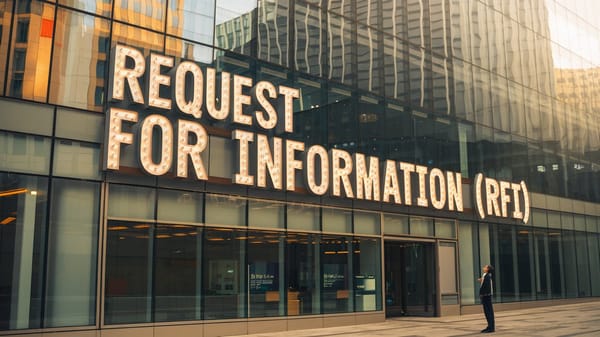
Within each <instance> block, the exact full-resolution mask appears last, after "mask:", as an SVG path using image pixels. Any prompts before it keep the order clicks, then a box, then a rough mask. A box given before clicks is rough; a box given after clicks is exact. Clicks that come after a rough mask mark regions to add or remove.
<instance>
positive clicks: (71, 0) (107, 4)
mask: <svg viewBox="0 0 600 337" xmlns="http://www.w3.org/2000/svg"><path fill="white" fill-rule="evenodd" d="M58 3H59V4H61V5H65V6H68V7H73V8H77V9H81V10H83V11H86V12H89V13H94V14H98V15H101V16H105V17H110V12H111V10H112V0H59V2H58Z"/></svg>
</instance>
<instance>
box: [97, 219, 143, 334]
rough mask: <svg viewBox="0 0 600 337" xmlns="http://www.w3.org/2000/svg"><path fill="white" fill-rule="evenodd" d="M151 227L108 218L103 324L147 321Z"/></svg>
mask: <svg viewBox="0 0 600 337" xmlns="http://www.w3.org/2000/svg"><path fill="white" fill-rule="evenodd" d="M152 232H153V226H151V225H148V224H143V223H135V222H125V221H115V220H111V221H108V231H107V235H106V284H105V287H106V288H105V289H106V290H105V294H106V295H105V299H104V322H105V323H106V324H123V323H145V322H150V321H151V316H152V313H151V307H152V244H151V243H152V241H151V240H150V238H151V236H152Z"/></svg>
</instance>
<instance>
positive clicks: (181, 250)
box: [0, 0, 600, 336]
mask: <svg viewBox="0 0 600 337" xmlns="http://www.w3.org/2000/svg"><path fill="white" fill-rule="evenodd" d="M598 13H600V5H598V4H597V3H596V1H594V0H569V1H566V0H520V1H517V0H328V1H320V0H258V1H257V0H243V1H242V0H48V1H34V0H0V335H3V334H9V335H18V334H26V333H33V332H35V333H41V332H55V333H58V334H59V335H60V334H62V335H64V336H83V335H84V334H90V336H91V335H93V336H97V335H96V333H98V331H100V332H99V333H100V335H102V336H116V334H117V333H118V332H124V333H131V334H135V333H139V334H141V335H151V334H152V333H154V335H155V336H159V335H161V336H162V335H165V336H173V335H181V336H188V335H189V336H192V335H198V334H203V335H204V336H216V335H222V334H244V333H252V332H259V331H268V330H286V329H295V328H306V327H322V326H331V325H340V324H357V323H369V322H374V321H380V320H383V319H385V317H386V316H396V315H419V316H439V315H446V314H451V313H461V312H462V313H466V312H470V311H469V310H471V309H473V308H476V309H477V310H479V307H476V306H475V305H476V304H478V303H479V302H478V301H479V300H478V284H477V283H475V282H474V281H473V280H475V279H476V278H477V277H478V276H477V275H478V274H479V273H480V267H481V265H483V264H488V263H489V264H492V265H494V266H495V267H496V270H497V275H496V279H495V284H496V292H495V294H494V299H495V301H496V303H499V304H500V305H502V304H503V303H511V304H512V305H515V303H521V302H527V303H528V304H531V303H532V302H533V301H535V302H534V303H538V304H539V305H544V304H546V303H557V302H555V301H556V300H559V302H558V303H563V302H565V303H566V302H568V301H570V300H571V299H577V300H581V299H582V298H590V299H592V298H594V297H598V296H600V283H599V282H597V280H598V279H600V62H599V61H598V56H600V24H599V23H598V21H597V19H594V18H595V16H596V15H598ZM117 45H125V46H130V47H132V48H135V49H137V50H139V51H140V52H141V53H142V54H143V56H144V57H150V55H151V54H152V53H158V54H161V55H166V56H169V57H173V58H174V59H175V60H176V62H177V63H180V62H183V61H185V60H187V61H191V62H194V63H195V64H198V65H201V66H202V67H203V68H202V69H204V67H211V68H213V69H216V70H217V71H219V72H228V73H230V74H235V75H239V76H245V77H247V78H250V79H252V81H254V82H259V81H269V82H270V83H272V84H274V85H276V86H287V87H291V88H297V89H298V90H299V97H298V98H297V99H295V100H294V102H293V106H292V107H293V117H294V120H295V121H294V126H293V132H291V133H289V134H287V135H286V139H290V140H295V141H300V142H303V143H304V144H305V145H306V147H308V146H311V145H320V146H322V147H324V148H325V149H328V150H329V149H340V150H344V151H347V152H348V153H350V154H353V153H362V154H365V155H368V156H376V157H378V158H382V159H389V160H394V161H402V162H406V163H412V164H415V165H423V166H427V167H436V168H440V169H442V170H444V171H452V172H459V173H460V174H461V176H462V190H463V194H464V199H465V209H464V212H460V213H459V212H451V211H450V210H448V209H445V210H444V209H443V210H437V209H434V208H432V207H416V206H415V205H412V206H411V205H410V204H409V203H406V202H405V203H404V204H402V205H397V204H391V203H387V204H386V203H381V202H375V201H368V200H358V199H350V198H341V197H335V196H330V195H323V196H319V195H314V194H311V193H308V192H307V189H306V186H304V185H303V184H305V183H304V182H303V181H302V179H296V181H297V184H298V187H299V188H298V189H297V190H296V191H293V192H291V191H286V190H285V189H283V190H281V189H280V190H277V189H271V188H266V189H265V188H258V187H254V186H250V187H248V186H241V185H236V184H234V183H232V177H233V176H234V175H235V174H236V169H235V168H234V167H235V156H236V141H235V140H233V139H232V132H231V127H230V125H231V123H230V121H229V120H217V119H210V118H204V117H203V120H202V123H203V125H205V127H206V130H207V133H208V145H207V148H206V150H205V151H203V152H202V159H203V160H204V162H205V163H207V164H206V171H207V175H208V179H206V180H196V179H178V178H176V177H175V175H173V174H166V175H162V176H152V175H148V174H145V173H144V172H143V170H141V169H140V168H139V164H138V162H137V158H136V153H135V149H134V148H133V147H123V148H122V153H121V167H120V169H119V170H104V169H103V162H104V161H105V160H106V158H105V153H106V152H105V148H106V146H107V144H106V134H105V122H106V121H107V118H106V115H107V114H108V112H107V111H108V110H109V109H110V107H111V106H113V105H115V104H116V103H114V102H112V101H111V100H110V99H109V97H110V92H109V91H110V81H111V80H112V76H113V74H112V72H113V69H112V66H111V64H112V63H111V57H114V53H115V47H116V46H117ZM219 82H220V83H221V84H222V85H225V84H223V82H224V80H223V79H222V77H221V78H220V79H219ZM140 83H141V82H140ZM231 87H233V86H231ZM164 95H167V94H163V96H164ZM221 106H222V105H221ZM138 109H140V111H142V110H144V111H146V110H150V111H152V108H151V107H142V108H139V107H138ZM243 129H244V130H248V131H256V130H257V129H258V127H252V126H249V127H245V128H243ZM260 132H263V133H264V130H260ZM266 133H267V134H268V135H269V136H277V135H279V133H278V131H277V130H268V131H267V132H266ZM478 173H483V174H485V176H487V177H491V178H495V179H501V180H505V181H512V182H520V181H524V182H526V183H527V185H528V187H529V192H530V193H529V196H530V199H531V217H530V220H529V221H528V222H527V223H523V222H519V221H515V220H509V219H503V218H494V217H487V218H485V219H481V218H480V217H478V216H477V213H476V211H475V198H474V197H473V196H472V193H471V192H470V191H471V190H470V188H471V186H472V185H473V182H474V180H475V177H476V174H478ZM408 184H409V185H410V182H409V183H408ZM413 188H414V189H418V186H413ZM548 300H553V301H552V302H548ZM178 329H179V330H178ZM86 336H87V335H86ZM131 336H134V335H131ZM136 336H137V335H136Z"/></svg>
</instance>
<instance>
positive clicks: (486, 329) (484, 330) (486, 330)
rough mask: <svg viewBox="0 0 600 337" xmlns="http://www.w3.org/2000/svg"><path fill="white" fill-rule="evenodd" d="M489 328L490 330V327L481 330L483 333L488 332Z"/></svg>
mask: <svg viewBox="0 0 600 337" xmlns="http://www.w3.org/2000/svg"><path fill="white" fill-rule="evenodd" d="M489 330H490V328H485V329H483V330H481V333H485V332H488V331H489Z"/></svg>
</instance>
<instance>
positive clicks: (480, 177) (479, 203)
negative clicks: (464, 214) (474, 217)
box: [475, 173, 485, 219]
mask: <svg viewBox="0 0 600 337" xmlns="http://www.w3.org/2000/svg"><path fill="white" fill-rule="evenodd" d="M482 182H483V174H481V173H477V175H475V200H476V202H477V212H478V213H479V217H481V218H482V219H485V212H484V210H483V201H482V199H481V183H482Z"/></svg>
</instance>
